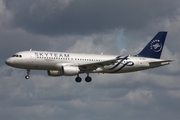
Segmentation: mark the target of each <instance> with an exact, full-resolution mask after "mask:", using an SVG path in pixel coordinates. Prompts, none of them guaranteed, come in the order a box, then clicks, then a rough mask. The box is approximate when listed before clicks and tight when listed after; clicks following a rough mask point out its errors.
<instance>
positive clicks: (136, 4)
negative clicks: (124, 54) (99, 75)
mask: <svg viewBox="0 0 180 120" xmlns="http://www.w3.org/2000/svg"><path fill="white" fill-rule="evenodd" d="M178 3H179V1H177V0H174V1H163V4H162V1H161V0H158V1H155V2H154V1H148V0H146V1H144V0H138V1H129V0H128V1H117V0H114V1H111V2H110V1H109V0H103V1H97V0H91V1H89V0H52V1H48V0H38V1H37V0H31V1H27V0H18V1H17V0H16V1H15V0H6V8H7V10H10V11H11V12H12V13H13V14H14V19H13V21H12V25H13V26H14V27H15V28H16V27H18V28H23V29H24V30H26V31H28V32H31V33H34V34H43V35H44V34H46V35H58V34H92V33H99V32H105V31H108V30H114V29H117V28H124V29H127V30H134V29H142V28H144V27H145V26H147V25H148V24H149V23H152V21H155V20H157V19H158V18H159V19H160V18H161V19H163V18H165V17H170V18H173V15H174V14H175V12H176V10H177V7H178ZM166 5H168V9H166Z"/></svg>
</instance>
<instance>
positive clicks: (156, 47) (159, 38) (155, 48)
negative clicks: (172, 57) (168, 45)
mask: <svg viewBox="0 0 180 120" xmlns="http://www.w3.org/2000/svg"><path fill="white" fill-rule="evenodd" d="M166 35H167V32H164V31H162V32H158V33H157V34H156V35H155V37H154V38H153V39H152V40H151V41H150V42H149V43H148V44H147V45H146V47H145V48H144V49H143V50H142V51H141V52H140V53H139V54H138V55H137V56H142V57H149V58H157V59H160V57H161V53H162V50H163V46H164V42H165V39H166Z"/></svg>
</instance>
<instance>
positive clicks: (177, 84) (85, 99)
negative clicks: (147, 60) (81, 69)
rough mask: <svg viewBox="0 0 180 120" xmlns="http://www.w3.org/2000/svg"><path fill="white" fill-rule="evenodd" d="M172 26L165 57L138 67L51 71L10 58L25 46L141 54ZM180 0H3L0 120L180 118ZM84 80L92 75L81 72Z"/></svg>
mask: <svg viewBox="0 0 180 120" xmlns="http://www.w3.org/2000/svg"><path fill="white" fill-rule="evenodd" d="M161 30H162V31H168V35H167V39H166V43H165V47H164V50H163V53H162V58H163V59H173V60H175V61H174V62H173V63H172V64H170V65H168V66H164V67H160V68H156V69H152V70H145V71H140V72H135V73H126V74H117V75H108V74H104V75H102V74H99V75H98V74H90V76H91V77H92V78H93V81H92V82H91V83H86V82H85V81H82V82H81V83H80V84H77V83H76V82H75V81H74V79H75V76H73V77H49V76H48V75H47V72H46V71H33V70H32V71H31V74H30V75H31V79H30V80H25V79H24V76H25V75H26V71H25V70H22V69H15V68H11V67H9V66H7V65H5V63H4V61H5V60H6V59H7V58H8V57H10V56H12V55H13V54H14V53H15V52H18V51H22V50H29V49H31V48H32V49H33V50H51V51H68V52H78V53H97V54H101V53H102V52H103V53H104V54H114V55H122V54H123V55H125V54H132V55H134V54H137V53H138V52H139V51H140V50H141V49H142V48H143V47H144V46H145V45H146V44H147V43H148V42H149V41H150V40H151V38H152V37H153V36H154V35H155V34H156V33H157V32H158V31H161ZM179 33H180V1H179V0H155V1H152V0H0V43H1V44H0V45H1V47H0V56H1V57H0V66H1V69H0V119H1V120H12V119H13V120H60V119H62V120H120V119H121V120H179V118H180V47H179V46H180V34H179ZM81 77H82V78H83V79H84V78H85V77H86V75H83V74H82V75H81Z"/></svg>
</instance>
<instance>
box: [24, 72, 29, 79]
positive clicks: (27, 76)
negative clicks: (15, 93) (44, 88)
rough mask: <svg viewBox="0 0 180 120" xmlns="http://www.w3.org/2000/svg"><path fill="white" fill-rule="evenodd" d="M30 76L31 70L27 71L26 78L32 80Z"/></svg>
mask: <svg viewBox="0 0 180 120" xmlns="http://www.w3.org/2000/svg"><path fill="white" fill-rule="evenodd" d="M29 74H30V70H27V75H26V76H25V78H26V79H29V78H30V76H29Z"/></svg>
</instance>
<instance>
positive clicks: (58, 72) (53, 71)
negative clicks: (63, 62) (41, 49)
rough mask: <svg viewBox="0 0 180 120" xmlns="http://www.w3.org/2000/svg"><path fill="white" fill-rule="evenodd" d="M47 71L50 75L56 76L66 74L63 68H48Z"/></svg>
mask: <svg viewBox="0 0 180 120" xmlns="http://www.w3.org/2000/svg"><path fill="white" fill-rule="evenodd" d="M47 73H48V75H49V76H54V77H56V76H62V75H64V74H63V71H62V70H48V71H47Z"/></svg>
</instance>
